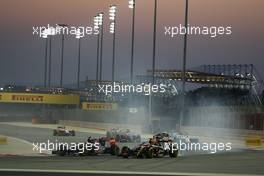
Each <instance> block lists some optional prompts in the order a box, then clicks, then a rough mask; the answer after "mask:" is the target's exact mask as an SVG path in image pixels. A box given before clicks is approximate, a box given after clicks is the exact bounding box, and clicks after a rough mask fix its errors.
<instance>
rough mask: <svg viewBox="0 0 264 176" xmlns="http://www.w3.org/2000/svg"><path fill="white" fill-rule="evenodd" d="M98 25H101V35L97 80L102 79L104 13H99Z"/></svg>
mask: <svg viewBox="0 0 264 176" xmlns="http://www.w3.org/2000/svg"><path fill="white" fill-rule="evenodd" d="M98 17H99V26H101V28H100V29H101V30H100V37H101V41H100V43H101V47H100V74H99V80H100V81H102V72H103V38H104V13H102V12H101V13H99V15H98Z"/></svg>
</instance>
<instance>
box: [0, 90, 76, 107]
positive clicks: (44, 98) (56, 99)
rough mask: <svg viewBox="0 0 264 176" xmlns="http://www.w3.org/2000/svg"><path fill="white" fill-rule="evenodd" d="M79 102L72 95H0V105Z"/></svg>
mask: <svg viewBox="0 0 264 176" xmlns="http://www.w3.org/2000/svg"><path fill="white" fill-rule="evenodd" d="M79 102H80V97H79V95H73V94H69V95H64V94H62V95H61V94H37V93H6V92H3V93H0V103H27V104H61V105H79Z"/></svg>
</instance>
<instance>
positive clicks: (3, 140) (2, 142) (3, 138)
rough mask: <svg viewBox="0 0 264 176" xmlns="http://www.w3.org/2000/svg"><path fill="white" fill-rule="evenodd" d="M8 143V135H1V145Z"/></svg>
mask: <svg viewBox="0 0 264 176" xmlns="http://www.w3.org/2000/svg"><path fill="white" fill-rule="evenodd" d="M4 144H7V137H4V136H0V145H4Z"/></svg>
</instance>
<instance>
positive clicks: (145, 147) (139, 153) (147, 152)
mask: <svg viewBox="0 0 264 176" xmlns="http://www.w3.org/2000/svg"><path fill="white" fill-rule="evenodd" d="M167 155H168V156H169V157H171V158H176V157H177V156H178V149H177V148H175V147H173V143H172V141H171V140H169V139H168V140H157V138H156V135H155V136H154V137H153V138H152V139H150V140H149V142H144V143H141V144H140V145H138V146H136V147H135V148H133V149H130V148H129V147H127V146H124V147H123V148H122V150H121V153H120V155H119V156H122V157H124V158H129V157H135V158H161V157H164V156H167Z"/></svg>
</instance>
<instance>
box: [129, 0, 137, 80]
mask: <svg viewBox="0 0 264 176" xmlns="http://www.w3.org/2000/svg"><path fill="white" fill-rule="evenodd" d="M128 7H129V8H130V9H133V14H132V44H131V63H130V84H133V74H134V47H135V46H134V40H135V13H136V0H128Z"/></svg>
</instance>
